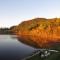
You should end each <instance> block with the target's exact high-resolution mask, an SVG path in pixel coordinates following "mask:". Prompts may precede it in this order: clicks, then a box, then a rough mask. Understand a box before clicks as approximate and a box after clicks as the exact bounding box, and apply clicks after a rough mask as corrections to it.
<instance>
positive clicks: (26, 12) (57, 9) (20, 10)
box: [0, 0, 60, 27]
mask: <svg viewBox="0 0 60 60" xmlns="http://www.w3.org/2000/svg"><path fill="white" fill-rule="evenodd" d="M36 17H44V18H54V17H60V0H0V27H10V26H12V25H16V24H19V23H20V22H22V21H24V20H28V19H32V18H36Z"/></svg>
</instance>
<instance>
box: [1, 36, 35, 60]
mask: <svg viewBox="0 0 60 60" xmlns="http://www.w3.org/2000/svg"><path fill="white" fill-rule="evenodd" d="M15 37H16V35H0V60H21V59H22V58H25V57H27V56H28V55H30V54H32V52H33V51H34V50H35V49H34V48H33V47H31V46H28V45H25V44H23V43H21V42H20V41H18V39H17V38H15Z"/></svg>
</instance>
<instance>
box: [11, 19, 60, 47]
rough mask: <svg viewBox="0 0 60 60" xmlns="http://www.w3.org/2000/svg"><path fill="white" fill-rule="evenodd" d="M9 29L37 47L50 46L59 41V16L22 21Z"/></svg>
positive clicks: (23, 40)
mask: <svg viewBox="0 0 60 60" xmlns="http://www.w3.org/2000/svg"><path fill="white" fill-rule="evenodd" d="M11 31H13V32H14V33H15V34H16V35H18V37H19V39H20V40H21V41H22V42H24V43H27V44H29V45H32V46H35V47H39V48H46V47H51V46H54V45H55V44H56V43H58V44H59V43H60V18H53V19H46V18H35V19H32V20H28V21H23V22H22V23H21V24H19V25H18V26H16V27H14V28H13V29H12V30H11Z"/></svg>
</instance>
